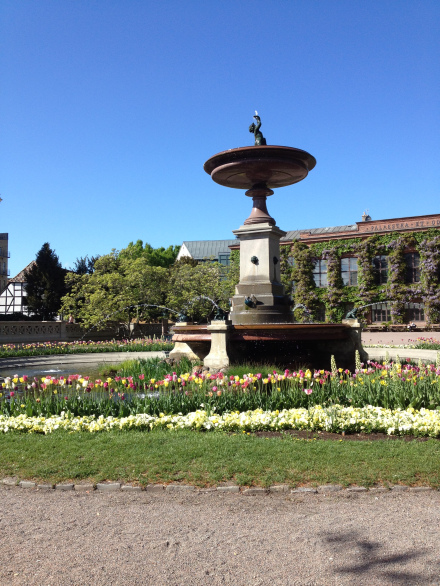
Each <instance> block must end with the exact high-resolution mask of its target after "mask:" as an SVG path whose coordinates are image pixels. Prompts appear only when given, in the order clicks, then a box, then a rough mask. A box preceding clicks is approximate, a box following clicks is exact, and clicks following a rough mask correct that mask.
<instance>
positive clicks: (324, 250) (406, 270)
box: [179, 214, 440, 325]
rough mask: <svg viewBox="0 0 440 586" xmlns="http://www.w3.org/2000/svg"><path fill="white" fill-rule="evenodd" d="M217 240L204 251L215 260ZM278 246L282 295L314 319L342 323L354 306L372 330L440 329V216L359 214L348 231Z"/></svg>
mask: <svg viewBox="0 0 440 586" xmlns="http://www.w3.org/2000/svg"><path fill="white" fill-rule="evenodd" d="M215 242H219V245H218V248H217V250H218V253H220V249H222V248H224V243H225V242H227V241H210V243H209V247H207V248H209V250H210V252H211V258H215V259H216V260H219V254H218V255H217V256H216V254H215V244H214V243H215ZM186 244H188V243H186ZM190 244H191V245H192V247H193V249H194V250H198V249H200V250H201V249H202V246H201V243H194V242H192V243H190ZM280 244H281V252H280V254H281V259H280V261H281V271H282V280H283V283H284V285H285V287H286V290H287V292H290V293H291V295H292V297H293V299H294V301H295V303H296V304H303V305H304V306H306V307H307V308H308V309H309V310H310V311H311V313H312V315H313V318H314V319H315V320H317V321H330V322H334V321H340V320H341V319H342V318H343V317H345V315H346V314H347V312H349V311H350V310H352V309H354V308H356V309H357V311H358V315H361V316H362V317H363V319H364V320H365V321H366V322H367V323H371V324H384V323H385V324H406V323H410V322H414V323H416V324H417V325H426V324H428V325H429V324H439V323H440V214H433V215H427V216H411V217H400V218H393V219H389V220H377V221H373V220H372V219H371V218H370V216H368V215H367V214H364V215H363V216H362V221H361V222H356V223H355V224H351V225H346V226H334V227H326V228H312V229H307V230H293V231H289V232H287V234H286V236H285V237H284V238H282V239H281V243H280ZM228 247H229V250H230V251H231V254H230V256H229V258H228V263H229V262H230V263H233V262H238V259H239V255H238V251H239V247H240V244H239V242H238V241H237V240H234V241H232V242H231V243H230V244H229V246H228ZM181 250H182V249H181ZM187 250H188V252H190V247H189V248H188V247H187ZM179 254H180V253H179ZM187 255H190V254H187ZM193 258H196V257H193ZM298 312H299V315H298V316H296V317H297V318H298V319H301V317H302V316H301V315H300V314H301V310H298Z"/></svg>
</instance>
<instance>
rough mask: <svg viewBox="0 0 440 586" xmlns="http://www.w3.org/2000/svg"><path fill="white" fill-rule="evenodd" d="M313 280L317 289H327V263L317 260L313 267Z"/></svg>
mask: <svg viewBox="0 0 440 586" xmlns="http://www.w3.org/2000/svg"><path fill="white" fill-rule="evenodd" d="M313 279H314V281H315V285H316V286H317V287H327V261H326V260H321V259H318V260H315V261H314V267H313Z"/></svg>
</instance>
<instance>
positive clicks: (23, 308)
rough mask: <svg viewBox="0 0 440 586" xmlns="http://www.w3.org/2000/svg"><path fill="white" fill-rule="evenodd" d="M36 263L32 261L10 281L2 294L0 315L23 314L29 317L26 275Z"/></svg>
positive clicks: (0, 294) (0, 296)
mask: <svg viewBox="0 0 440 586" xmlns="http://www.w3.org/2000/svg"><path fill="white" fill-rule="evenodd" d="M34 263H35V261H32V262H31V263H29V264H28V265H27V267H25V268H24V269H23V270H22V271H20V272H19V273H18V275H16V276H15V277H13V278H12V279H8V282H7V285H6V288H5V289H3V291H2V292H1V293H0V315H5V314H6V315H10V314H12V313H23V314H24V315H29V311H28V308H27V305H26V291H25V286H26V281H25V279H24V275H25V273H26V271H28V270H29V269H30V268H31V266H32V265H33V264H34Z"/></svg>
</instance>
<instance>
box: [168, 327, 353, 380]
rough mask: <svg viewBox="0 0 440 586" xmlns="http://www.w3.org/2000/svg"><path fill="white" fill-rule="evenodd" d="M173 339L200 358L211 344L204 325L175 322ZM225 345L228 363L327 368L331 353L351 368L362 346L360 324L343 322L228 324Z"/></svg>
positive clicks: (209, 335)
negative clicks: (357, 326) (355, 325)
mask: <svg viewBox="0 0 440 586" xmlns="http://www.w3.org/2000/svg"><path fill="white" fill-rule="evenodd" d="M173 332H174V334H173V338H172V339H173V342H183V343H185V344H187V345H188V346H189V347H190V348H191V351H192V352H193V353H194V354H196V355H197V357H198V358H199V359H200V360H201V361H203V360H204V359H205V357H206V356H207V355H208V354H209V351H210V348H211V333H210V332H209V331H208V326H207V325H182V326H179V325H176V326H174V328H173ZM227 349H228V356H229V359H230V363H231V364H239V363H244V362H255V363H263V364H276V365H279V366H282V367H289V368H290V367H299V366H302V367H304V366H307V367H309V368H316V369H326V370H329V369H330V360H331V356H332V355H334V356H335V359H336V363H337V365H338V367H341V368H349V369H350V370H354V356H355V350H359V351H360V352H361V357H362V355H363V350H362V346H361V342H360V328H354V327H351V326H349V325H346V324H301V323H292V324H254V325H251V324H249V325H247V324H246V325H230V326H229V328H228V334H227Z"/></svg>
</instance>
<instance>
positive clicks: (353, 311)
mask: <svg viewBox="0 0 440 586" xmlns="http://www.w3.org/2000/svg"><path fill="white" fill-rule="evenodd" d="M359 309H361V308H360V307H353V309H351V310H350V311H349V312H348V313H347V315H346V316H345V319H357V312H358V310H359Z"/></svg>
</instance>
